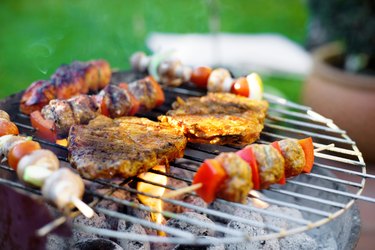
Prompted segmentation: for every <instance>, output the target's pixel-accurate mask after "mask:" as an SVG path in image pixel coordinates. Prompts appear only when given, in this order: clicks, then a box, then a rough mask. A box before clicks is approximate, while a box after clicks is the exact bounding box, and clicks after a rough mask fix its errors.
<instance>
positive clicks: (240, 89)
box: [230, 77, 250, 97]
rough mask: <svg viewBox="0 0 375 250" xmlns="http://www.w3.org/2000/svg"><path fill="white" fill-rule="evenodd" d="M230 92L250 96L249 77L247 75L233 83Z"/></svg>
mask: <svg viewBox="0 0 375 250" xmlns="http://www.w3.org/2000/svg"><path fill="white" fill-rule="evenodd" d="M230 92H232V93H233V94H236V95H240V96H246V97H248V96H250V88H249V83H248V82H247V79H246V78H245V77H240V78H238V79H237V80H236V81H235V82H234V84H233V85H232V88H231V90H230Z"/></svg>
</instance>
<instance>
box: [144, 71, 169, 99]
mask: <svg viewBox="0 0 375 250" xmlns="http://www.w3.org/2000/svg"><path fill="white" fill-rule="evenodd" d="M145 80H146V81H150V82H151V84H152V86H153V87H154V89H155V91H156V102H155V103H156V106H160V105H162V104H163V103H164V101H165V96H164V91H163V89H162V88H161V86H160V85H159V83H158V82H157V81H155V79H154V78H153V77H152V76H148V77H146V78H145Z"/></svg>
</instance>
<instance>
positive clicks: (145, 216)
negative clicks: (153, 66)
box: [0, 72, 375, 249]
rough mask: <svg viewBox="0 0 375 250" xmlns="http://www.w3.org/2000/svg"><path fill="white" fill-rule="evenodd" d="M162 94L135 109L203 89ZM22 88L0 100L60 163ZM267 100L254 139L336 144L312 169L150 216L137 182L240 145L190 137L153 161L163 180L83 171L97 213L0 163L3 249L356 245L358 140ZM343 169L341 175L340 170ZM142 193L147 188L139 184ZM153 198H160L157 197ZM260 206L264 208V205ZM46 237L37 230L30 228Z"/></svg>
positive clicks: (303, 110) (128, 77)
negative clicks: (233, 196)
mask: <svg viewBox="0 0 375 250" xmlns="http://www.w3.org/2000/svg"><path fill="white" fill-rule="evenodd" d="M140 77H142V76H141V75H137V74H135V73H132V72H117V73H114V74H113V77H112V83H113V84H116V83H118V82H121V81H125V82H130V81H132V80H135V79H137V78H140ZM164 91H165V94H166V103H165V104H164V105H163V106H161V107H159V108H158V109H156V110H153V111H152V112H148V113H146V114H142V115H141V116H144V117H148V118H150V119H153V120H156V117H157V116H158V115H160V114H164V113H165V112H166V111H167V110H169V109H170V106H171V103H172V102H173V101H174V100H175V99H176V96H181V97H182V98H186V97H189V96H200V95H203V94H204V92H203V91H201V90H197V89H196V88H194V87H192V86H191V85H189V84H186V85H183V86H181V87H178V88H164ZM21 94H22V93H18V94H15V95H12V96H10V97H8V98H6V99H5V100H2V101H1V102H0V108H1V109H4V110H5V111H7V112H8V113H9V114H10V115H11V119H12V120H13V121H14V122H15V123H16V125H17V126H18V127H19V129H20V133H22V134H26V135H30V136H33V137H34V140H36V141H38V142H40V143H41V145H42V146H43V147H45V148H48V149H51V150H52V151H54V152H55V153H56V154H57V155H58V156H59V159H60V161H61V163H62V164H63V165H66V166H67V167H70V166H69V164H68V163H67V150H66V149H65V148H64V147H62V146H59V145H57V144H53V143H48V142H46V141H43V140H42V139H40V138H38V137H37V136H36V135H35V134H34V132H35V131H34V130H33V128H32V127H31V125H30V121H29V117H28V116H25V115H23V114H21V113H20V112H19V109H18V107H19V99H20V96H21ZM264 98H265V99H266V100H267V101H268V102H269V103H270V108H269V111H268V114H267V119H266V123H265V128H264V130H263V132H262V134H261V138H260V139H259V140H258V141H257V143H270V142H272V141H274V140H279V139H283V138H286V137H292V138H297V139H298V138H304V137H307V136H311V137H313V140H314V145H315V146H316V147H320V146H324V145H328V144H331V143H334V144H335V147H333V148H330V149H329V150H326V151H322V152H318V153H316V154H315V157H316V161H315V164H314V169H313V172H312V173H310V174H308V175H306V174H304V175H300V176H298V177H296V178H293V179H289V180H287V184H286V185H283V186H280V185H273V186H271V188H270V189H268V190H264V191H262V192H261V193H260V197H259V199H250V198H249V203H248V204H247V205H243V204H237V203H232V202H228V201H225V200H221V199H218V200H216V201H215V202H214V203H213V204H211V205H209V206H207V205H206V204H204V203H203V202H202V201H201V200H200V199H199V198H198V197H196V196H195V195H194V194H192V193H191V194H186V195H184V196H181V197H176V198H173V199H167V198H162V201H163V208H164V210H163V212H162V215H163V223H160V224H159V223H156V222H154V221H153V220H152V213H151V212H157V211H153V210H152V209H151V208H150V207H147V206H145V205H142V204H141V203H139V201H138V200H137V198H136V197H137V194H140V192H139V191H137V189H136V188H135V185H134V183H135V182H145V183H149V184H153V185H155V186H156V187H160V186H161V187H164V188H166V190H167V191H166V192H168V191H170V190H175V189H177V188H179V187H182V186H186V185H190V184H191V181H192V177H193V175H194V173H195V171H196V170H197V168H198V166H199V165H200V164H201V162H202V161H203V160H204V159H206V158H213V157H214V156H216V155H217V154H219V153H220V152H228V151H236V150H238V148H236V147H229V146H217V145H203V144H188V147H187V149H186V151H185V155H184V157H183V159H179V160H177V161H176V162H174V163H171V166H170V172H167V173H163V172H160V171H156V170H151V172H154V173H156V174H160V175H164V176H166V177H167V179H168V182H167V184H166V185H162V184H160V183H154V182H152V181H149V180H145V179H142V178H139V177H137V178H133V179H126V180H118V179H117V180H102V179H100V180H93V181H90V180H86V192H85V197H84V200H85V201H86V202H87V203H89V204H90V205H91V206H92V207H93V208H94V210H95V211H96V213H97V216H95V217H94V218H93V219H86V218H84V217H83V216H82V215H80V214H79V213H78V212H72V213H71V214H70V215H69V216H67V217H65V216H62V215H61V214H59V212H57V211H56V210H55V209H54V208H53V207H51V206H49V205H48V204H46V203H45V202H44V201H43V199H42V197H41V193H40V191H39V190H37V189H33V188H30V187H28V186H25V185H24V184H22V183H20V182H19V181H18V180H17V177H16V173H15V172H14V171H13V170H12V169H11V168H10V167H9V166H7V165H6V163H1V165H0V199H1V204H2V205H1V206H0V222H1V224H2V226H1V228H0V248H1V249H16V248H17V249H19V248H21V249H27V248H33V249H38V248H42V249H43V248H45V246H46V247H47V248H50V249H57V248H61V249H68V248H75V249H121V247H122V248H124V249H150V248H151V249H193V248H194V249H352V248H354V247H355V245H356V243H357V241H358V238H359V231H360V220H359V212H358V209H357V207H356V205H355V203H354V202H355V200H356V199H362V200H367V201H369V202H374V199H373V198H369V197H364V196H361V193H362V191H363V188H364V186H365V182H366V179H368V178H374V177H375V176H372V175H369V174H366V165H365V163H364V160H363V158H362V155H361V152H360V151H359V150H358V148H357V146H356V144H355V142H354V141H353V140H351V139H350V138H349V136H348V135H347V134H346V132H345V131H343V130H341V129H340V128H338V127H337V126H336V125H335V124H334V122H333V121H332V120H330V119H327V118H325V117H323V116H321V115H319V114H317V113H316V112H314V111H313V110H311V108H309V107H306V106H302V105H299V104H296V103H293V102H290V101H287V100H285V99H282V98H279V97H276V96H273V95H270V94H265V95H264ZM336 174H337V176H340V177H337V176H336ZM141 194H143V195H145V196H150V197H152V195H150V194H147V193H141ZM155 198H156V199H159V198H158V197H155ZM260 206H264V207H267V208H264V207H263V208H260ZM38 229H42V230H39V231H38V232H39V233H41V234H46V236H45V237H38V236H36V230H38Z"/></svg>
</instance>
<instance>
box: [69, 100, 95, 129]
mask: <svg viewBox="0 0 375 250" xmlns="http://www.w3.org/2000/svg"><path fill="white" fill-rule="evenodd" d="M68 102H69V104H70V106H71V108H72V111H73V116H74V121H75V124H87V123H89V121H91V120H92V119H94V118H95V117H97V116H98V105H97V104H96V102H95V100H94V98H93V97H92V96H89V95H79V96H75V97H72V98H70V99H68Z"/></svg>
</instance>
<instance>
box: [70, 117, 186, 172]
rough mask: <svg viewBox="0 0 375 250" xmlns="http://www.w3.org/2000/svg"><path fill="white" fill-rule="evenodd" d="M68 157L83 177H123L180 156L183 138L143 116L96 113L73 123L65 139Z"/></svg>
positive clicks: (174, 131)
mask: <svg viewBox="0 0 375 250" xmlns="http://www.w3.org/2000/svg"><path fill="white" fill-rule="evenodd" d="M68 142H69V145H68V150H69V160H70V163H71V164H72V166H74V167H76V168H77V170H78V171H79V172H80V174H81V175H82V176H84V177H86V178H91V179H93V178H100V177H104V178H111V177H113V176H116V175H119V176H122V177H124V178H127V177H132V176H135V175H138V174H140V173H143V172H146V171H147V170H149V169H150V168H152V167H154V166H156V165H164V164H166V163H168V162H169V161H173V160H174V159H176V158H179V157H182V156H183V152H184V149H185V146H186V138H185V137H184V135H183V134H182V133H181V132H179V131H178V130H176V129H174V128H173V127H171V126H170V125H168V124H161V123H158V122H153V121H150V120H148V119H146V118H138V117H121V118H117V119H114V120H112V119H110V118H107V117H105V116H99V117H97V118H95V119H94V120H92V121H91V122H90V123H89V124H88V125H75V126H73V127H72V128H71V130H70V133H69V138H68Z"/></svg>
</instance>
